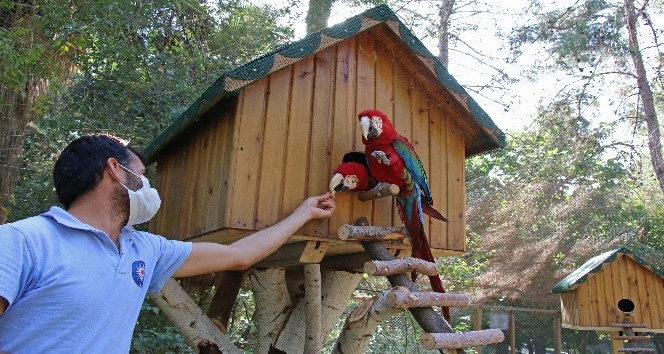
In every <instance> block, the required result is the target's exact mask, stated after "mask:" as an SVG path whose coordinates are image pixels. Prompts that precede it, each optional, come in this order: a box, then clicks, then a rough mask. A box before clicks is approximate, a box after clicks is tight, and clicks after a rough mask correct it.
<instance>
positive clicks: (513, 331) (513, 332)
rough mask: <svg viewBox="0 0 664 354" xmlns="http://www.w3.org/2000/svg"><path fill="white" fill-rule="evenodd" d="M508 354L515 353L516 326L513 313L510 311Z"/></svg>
mask: <svg viewBox="0 0 664 354" xmlns="http://www.w3.org/2000/svg"><path fill="white" fill-rule="evenodd" d="M509 316H510V317H509V318H510V354H515V353H516V325H515V323H514V312H512V311H510V314H509Z"/></svg>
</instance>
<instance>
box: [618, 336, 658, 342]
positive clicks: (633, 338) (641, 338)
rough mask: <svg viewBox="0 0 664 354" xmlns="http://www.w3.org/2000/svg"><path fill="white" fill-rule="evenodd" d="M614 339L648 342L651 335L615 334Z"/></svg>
mask: <svg viewBox="0 0 664 354" xmlns="http://www.w3.org/2000/svg"><path fill="white" fill-rule="evenodd" d="M613 339H614V340H626V341H630V342H649V341H651V340H652V337H651V336H615V337H613Z"/></svg>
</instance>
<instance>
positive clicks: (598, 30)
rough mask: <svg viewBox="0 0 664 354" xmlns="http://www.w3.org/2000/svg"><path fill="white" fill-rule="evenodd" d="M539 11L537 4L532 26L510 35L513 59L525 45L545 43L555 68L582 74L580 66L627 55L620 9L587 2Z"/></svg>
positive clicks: (596, 0)
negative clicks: (577, 71)
mask: <svg viewBox="0 0 664 354" xmlns="http://www.w3.org/2000/svg"><path fill="white" fill-rule="evenodd" d="M540 10H541V7H540V6H537V4H536V6H533V7H532V12H534V13H535V20H536V21H535V23H534V24H528V25H525V26H522V27H517V28H516V29H515V30H514V31H513V33H512V35H511V36H510V38H509V42H510V46H511V49H512V54H513V55H514V56H518V55H520V54H521V48H522V47H524V46H527V45H528V44H532V43H536V42H540V43H545V44H546V45H547V52H548V53H549V54H550V55H551V56H553V58H554V63H555V64H556V65H557V66H558V67H560V68H563V69H567V70H579V71H581V72H583V70H584V69H583V67H582V64H591V65H593V66H594V65H595V63H596V62H597V61H598V60H602V58H603V57H624V56H626V55H627V54H628V50H627V44H626V43H625V40H624V38H623V35H622V33H621V31H622V29H623V28H624V19H623V14H622V11H621V8H620V7H619V6H615V5H614V4H611V3H609V2H607V1H604V0H587V1H581V2H577V3H575V4H574V5H573V6H570V7H567V8H564V9H556V10H553V11H548V12H540ZM623 64H624V62H623Z"/></svg>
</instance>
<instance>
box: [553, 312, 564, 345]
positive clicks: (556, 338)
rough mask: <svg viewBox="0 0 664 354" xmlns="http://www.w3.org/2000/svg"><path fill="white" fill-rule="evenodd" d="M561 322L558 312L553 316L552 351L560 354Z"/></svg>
mask: <svg viewBox="0 0 664 354" xmlns="http://www.w3.org/2000/svg"><path fill="white" fill-rule="evenodd" d="M561 342H562V322H561V316H560V312H557V313H556V314H555V315H554V316H553V353H554V354H560V351H561V349H562V348H561V346H562V343H561Z"/></svg>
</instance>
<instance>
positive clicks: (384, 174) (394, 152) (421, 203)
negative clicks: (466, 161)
mask: <svg viewBox="0 0 664 354" xmlns="http://www.w3.org/2000/svg"><path fill="white" fill-rule="evenodd" d="M357 118H358V119H359V120H360V127H361V128H362V142H363V143H364V145H365V153H366V155H367V159H368V161H369V170H370V171H371V176H372V177H373V178H374V179H376V181H378V182H386V183H392V184H396V185H397V186H398V187H399V188H400V192H399V194H398V195H397V196H396V200H397V207H398V209H399V216H400V217H401V221H403V223H404V225H405V226H406V229H407V230H408V236H409V238H410V243H411V246H412V249H413V252H412V256H413V257H416V258H420V259H423V260H426V261H429V262H434V263H435V260H434V258H433V254H432V253H431V248H430V246H429V241H428V239H427V235H426V233H425V232H424V218H423V214H422V212H425V213H427V214H428V215H430V216H432V217H434V218H436V219H439V220H442V221H447V219H446V218H445V217H443V216H442V215H441V214H440V213H439V212H438V211H436V210H435V209H434V208H433V207H432V206H431V204H433V199H432V198H431V191H430V189H429V181H428V180H427V175H426V173H425V171H424V166H423V165H422V162H421V161H420V159H419V157H418V156H417V154H416V153H415V149H414V148H413V146H412V145H411V144H410V142H408V139H406V138H405V137H403V136H401V135H399V133H397V131H396V130H395V129H394V127H393V126H392V122H390V120H389V119H388V118H387V116H386V115H385V114H384V113H383V112H381V111H379V110H375V109H370V110H366V111H363V112H361V113H360V114H358V116H357ZM413 276H414V274H413ZM429 281H430V282H431V287H432V288H433V290H434V291H436V292H441V293H444V292H445V289H444V288H443V284H442V282H441V280H440V277H439V276H430V277H429ZM443 313H444V316H445V318H446V319H447V320H448V321H449V309H448V308H443Z"/></svg>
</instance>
